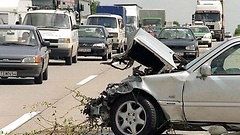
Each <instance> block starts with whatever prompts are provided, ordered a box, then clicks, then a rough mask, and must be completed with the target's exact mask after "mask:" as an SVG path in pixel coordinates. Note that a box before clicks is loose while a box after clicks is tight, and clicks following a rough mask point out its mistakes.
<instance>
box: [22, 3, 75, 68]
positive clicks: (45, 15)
mask: <svg viewBox="0 0 240 135" xmlns="http://www.w3.org/2000/svg"><path fill="white" fill-rule="evenodd" d="M35 1H37V0H35ZM39 1H40V0H39ZM41 1H42V0H41ZM49 1H50V0H49ZM60 2H62V1H60ZM34 4H36V3H33V5H34ZM40 4H42V3H40ZM53 5H54V4H53ZM40 6H41V5H40ZM54 7H57V6H55V5H54ZM50 8H51V7H50ZM60 8H61V7H60ZM63 8H64V7H63ZM23 24H24V25H33V26H36V27H38V29H39V32H40V33H41V35H42V37H43V39H44V40H46V41H50V46H49V47H48V48H49V49H50V50H51V53H50V58H51V59H63V60H65V65H72V63H77V57H78V55H77V54H78V28H79V25H78V24H77V22H76V14H75V12H73V11H72V10H71V9H39V10H38V9H36V10H30V11H28V12H27V14H26V15H25V18H24V21H23Z"/></svg>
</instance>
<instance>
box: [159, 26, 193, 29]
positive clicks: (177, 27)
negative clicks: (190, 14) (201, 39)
mask: <svg viewBox="0 0 240 135" xmlns="http://www.w3.org/2000/svg"><path fill="white" fill-rule="evenodd" d="M163 29H190V28H189V27H182V26H170V27H164V28H163Z"/></svg>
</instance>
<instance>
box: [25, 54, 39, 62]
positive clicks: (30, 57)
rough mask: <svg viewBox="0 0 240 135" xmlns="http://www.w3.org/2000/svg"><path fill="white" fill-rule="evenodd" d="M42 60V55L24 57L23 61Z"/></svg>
mask: <svg viewBox="0 0 240 135" xmlns="http://www.w3.org/2000/svg"><path fill="white" fill-rule="evenodd" d="M41 61H42V60H41V57H40V56H29V57H25V58H23V59H22V63H40V62H41Z"/></svg>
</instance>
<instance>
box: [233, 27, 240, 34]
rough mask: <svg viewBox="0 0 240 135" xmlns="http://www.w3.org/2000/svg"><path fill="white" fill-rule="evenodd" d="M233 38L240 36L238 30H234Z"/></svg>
mask: <svg viewBox="0 0 240 135" xmlns="http://www.w3.org/2000/svg"><path fill="white" fill-rule="evenodd" d="M234 36H240V28H236V29H235V32H234Z"/></svg>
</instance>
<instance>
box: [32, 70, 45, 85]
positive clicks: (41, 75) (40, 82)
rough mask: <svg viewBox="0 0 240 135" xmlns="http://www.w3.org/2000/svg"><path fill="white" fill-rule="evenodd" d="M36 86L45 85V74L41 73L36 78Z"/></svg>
mask: <svg viewBox="0 0 240 135" xmlns="http://www.w3.org/2000/svg"><path fill="white" fill-rule="evenodd" d="M34 83H35V84H42V83H43V73H42V72H41V73H40V74H39V76H37V77H34Z"/></svg>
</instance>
